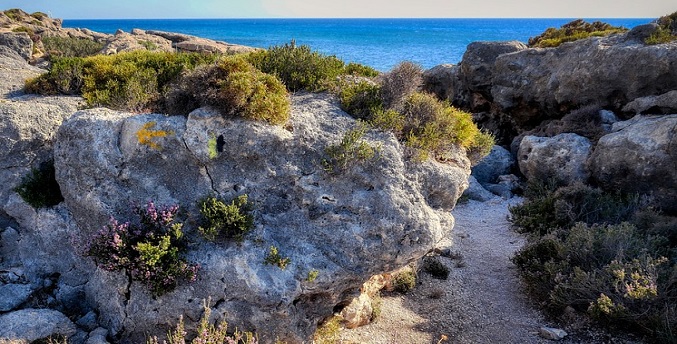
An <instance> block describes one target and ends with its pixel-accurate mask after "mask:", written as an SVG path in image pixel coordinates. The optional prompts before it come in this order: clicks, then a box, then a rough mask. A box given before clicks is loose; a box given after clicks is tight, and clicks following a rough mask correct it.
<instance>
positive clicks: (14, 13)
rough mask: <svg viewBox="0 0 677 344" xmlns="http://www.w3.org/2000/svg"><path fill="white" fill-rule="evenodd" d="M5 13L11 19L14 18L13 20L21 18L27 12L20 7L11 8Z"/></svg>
mask: <svg viewBox="0 0 677 344" xmlns="http://www.w3.org/2000/svg"><path fill="white" fill-rule="evenodd" d="M4 13H5V15H6V16H8V17H9V19H12V20H13V21H17V20H19V19H21V17H22V16H24V15H26V14H27V13H26V12H24V11H22V10H20V9H18V8H11V9H8V10H6V11H5V12H4Z"/></svg>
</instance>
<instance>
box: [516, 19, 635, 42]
mask: <svg viewBox="0 0 677 344" xmlns="http://www.w3.org/2000/svg"><path fill="white" fill-rule="evenodd" d="M626 31H628V29H626V28H624V27H616V26H612V25H611V24H607V23H602V22H599V21H596V22H593V23H588V22H586V21H584V20H583V19H577V20H574V21H571V22H569V23H567V24H564V25H562V27H561V28H559V29H555V28H548V29H547V30H545V32H543V33H542V34H540V35H538V36H536V37H531V38H529V47H532V48H552V47H557V46H559V45H560V44H562V43H565V42H573V41H576V40H579V39H585V38H588V37H593V36H597V37H599V36H608V35H611V34H614V33H621V32H626Z"/></svg>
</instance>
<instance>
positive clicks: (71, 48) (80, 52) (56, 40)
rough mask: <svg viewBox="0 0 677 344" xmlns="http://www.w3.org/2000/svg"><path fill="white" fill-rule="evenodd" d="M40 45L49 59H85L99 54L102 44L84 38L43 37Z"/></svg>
mask: <svg viewBox="0 0 677 344" xmlns="http://www.w3.org/2000/svg"><path fill="white" fill-rule="evenodd" d="M42 44H43V45H44V47H45V51H46V52H47V53H48V54H49V56H50V58H51V59H53V58H54V57H87V56H93V55H96V54H98V53H99V51H101V49H103V46H104V44H103V43H98V42H95V41H93V40H91V39H86V38H74V37H56V36H54V37H43V38H42Z"/></svg>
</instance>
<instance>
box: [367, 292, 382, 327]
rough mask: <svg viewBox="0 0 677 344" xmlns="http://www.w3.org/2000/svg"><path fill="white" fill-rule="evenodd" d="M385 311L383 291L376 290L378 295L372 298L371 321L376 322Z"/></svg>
mask: <svg viewBox="0 0 677 344" xmlns="http://www.w3.org/2000/svg"><path fill="white" fill-rule="evenodd" d="M382 311H383V299H382V298H381V292H380V291H379V292H376V295H374V296H372V298H371V318H370V319H369V321H371V322H374V321H376V320H378V318H380V317H381V313H382Z"/></svg>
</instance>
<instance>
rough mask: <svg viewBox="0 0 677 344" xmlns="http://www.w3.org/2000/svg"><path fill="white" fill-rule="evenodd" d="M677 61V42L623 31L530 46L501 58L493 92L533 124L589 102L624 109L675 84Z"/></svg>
mask: <svg viewBox="0 0 677 344" xmlns="http://www.w3.org/2000/svg"><path fill="white" fill-rule="evenodd" d="M676 61H677V43H669V44H659V45H651V46H647V45H644V44H643V43H638V42H636V41H634V40H625V36H624V35H614V36H610V37H603V38H591V39H585V40H580V41H575V42H571V43H565V44H562V45H561V46H559V47H557V48H551V49H527V50H524V51H520V52H515V53H512V54H504V55H501V56H498V57H497V58H496V62H495V64H494V68H493V70H492V75H491V85H492V86H491V94H492V97H493V100H494V105H495V106H496V107H497V108H498V111H500V112H505V113H509V114H511V115H512V117H513V118H514V119H515V121H516V123H517V125H519V126H522V127H529V126H533V125H536V124H538V123H539V122H540V121H542V120H543V119H545V118H544V116H546V117H555V118H556V117H561V116H562V115H564V114H566V113H567V112H568V111H570V110H572V109H576V108H578V107H581V106H584V105H588V104H592V103H596V104H598V105H599V106H600V107H604V108H608V109H612V110H620V109H621V108H622V107H623V106H624V105H625V104H627V103H628V102H630V101H632V100H634V99H636V98H639V97H644V96H650V95H656V94H661V93H663V92H665V91H667V90H672V89H676V88H677V69H675V68H674V64H675V62H676Z"/></svg>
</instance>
